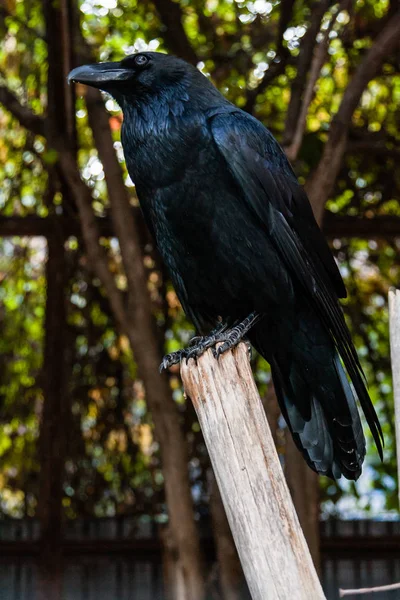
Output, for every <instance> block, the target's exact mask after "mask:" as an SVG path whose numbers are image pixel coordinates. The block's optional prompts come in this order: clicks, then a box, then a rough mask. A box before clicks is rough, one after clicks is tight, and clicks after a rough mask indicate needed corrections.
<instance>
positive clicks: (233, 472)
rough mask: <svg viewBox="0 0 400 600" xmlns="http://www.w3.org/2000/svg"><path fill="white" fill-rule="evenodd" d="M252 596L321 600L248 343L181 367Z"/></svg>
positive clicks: (256, 598)
mask: <svg viewBox="0 0 400 600" xmlns="http://www.w3.org/2000/svg"><path fill="white" fill-rule="evenodd" d="M181 375H182V381H183V384H184V387H185V391H186V394H187V395H188V396H189V397H190V398H191V399H192V402H193V405H194V408H195V410H196V413H197V416H198V419H199V423H200V427H201V429H202V432H203V435H204V440H205V443H206V445H207V448H208V452H209V455H210V459H211V462H212V465H213V469H214V473H215V476H216V479H217V483H218V487H219V489H220V492H221V497H222V500H223V503H224V506H225V510H226V514H227V517H228V521H229V524H230V527H231V530H232V534H233V537H234V540H235V544H236V547H237V549H238V553H239V557H240V560H241V563H242V567H243V571H244V574H245V577H246V580H247V583H248V586H249V589H250V593H251V595H252V598H253V600H310V598H312V599H313V600H322V599H323V598H325V596H324V594H323V591H322V588H321V585H320V582H319V580H318V576H317V574H316V571H315V569H314V566H313V563H312V559H311V556H310V552H309V550H308V547H307V543H306V541H305V538H304V535H303V532H302V530H301V527H300V524H299V521H298V518H297V515H296V512H295V509H294V507H293V503H292V500H291V497H290V494H289V490H288V488H287V485H286V481H285V478H284V475H283V472H282V468H281V465H280V462H279V458H278V455H277V453H276V449H275V445H274V441H273V438H272V435H271V432H270V429H269V426H268V422H267V419H266V417H265V412H264V409H263V406H262V403H261V399H260V396H259V394H258V391H257V387H256V385H255V382H254V379H253V375H252V372H251V367H250V363H249V358H248V351H247V347H246V345H245V344H243V343H242V344H240V345H239V346H238V347H237V348H235V349H234V350H233V351H228V352H226V353H225V354H223V355H222V356H221V357H220V358H219V360H216V359H215V358H214V356H213V354H212V352H211V350H208V351H207V352H206V353H204V354H203V355H202V356H201V357H200V358H199V359H198V361H197V364H196V363H195V362H194V361H189V364H186V362H185V361H184V362H183V363H182V366H181Z"/></svg>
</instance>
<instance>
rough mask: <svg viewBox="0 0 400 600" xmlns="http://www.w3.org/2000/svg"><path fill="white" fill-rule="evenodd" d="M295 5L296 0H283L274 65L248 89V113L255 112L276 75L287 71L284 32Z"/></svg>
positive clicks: (288, 55) (287, 55) (245, 107)
mask: <svg viewBox="0 0 400 600" xmlns="http://www.w3.org/2000/svg"><path fill="white" fill-rule="evenodd" d="M293 5H294V0H283V1H282V2H281V7H280V15H279V27H278V35H277V42H276V57H275V62H273V63H272V65H271V66H270V68H269V69H268V71H267V72H266V73H265V75H264V77H263V79H262V80H261V81H260V83H259V84H258V86H257V87H256V88H255V89H254V90H249V91H248V93H247V99H246V104H245V105H244V110H245V111H246V112H248V113H252V112H253V110H254V105H255V103H256V100H257V96H258V95H259V94H262V92H263V91H264V90H266V89H267V87H268V86H269V84H270V83H271V81H273V80H274V79H275V77H278V76H279V75H281V74H282V73H283V72H284V71H285V68H286V64H287V60H288V58H289V57H290V53H289V51H288V49H287V48H286V47H285V46H284V45H283V34H284V33H285V31H286V29H287V26H288V25H289V23H290V21H291V18H292V14H293ZM276 59H278V60H276Z"/></svg>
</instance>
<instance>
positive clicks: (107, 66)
mask: <svg viewBox="0 0 400 600" xmlns="http://www.w3.org/2000/svg"><path fill="white" fill-rule="evenodd" d="M131 76H132V71H130V70H129V69H125V68H124V67H122V66H121V63H119V62H105V63H96V64H94V65H83V66H82V67H77V68H76V69H73V70H72V71H71V72H70V74H69V75H68V83H71V81H74V82H78V83H84V84H85V85H90V86H91V87H95V88H100V89H105V88H107V87H109V85H110V83H113V82H114V81H125V80H126V79H129V78H130V77H131Z"/></svg>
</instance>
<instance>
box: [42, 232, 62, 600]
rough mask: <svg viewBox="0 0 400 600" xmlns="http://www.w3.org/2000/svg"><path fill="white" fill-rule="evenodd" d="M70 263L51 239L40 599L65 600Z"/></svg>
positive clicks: (58, 243)
mask: <svg viewBox="0 0 400 600" xmlns="http://www.w3.org/2000/svg"><path fill="white" fill-rule="evenodd" d="M64 273H65V262H64V243H63V237H62V236H57V232H54V235H53V236H51V237H50V238H49V239H48V258H47V265H46V279H47V300H46V322H45V349H44V362H43V382H44V383H43V393H44V401H43V410H42V416H41V423H40V440H39V461H40V494H39V499H40V505H39V518H40V529H41V546H40V563H39V578H38V589H37V598H38V600H49V598H51V600H61V599H62V576H63V566H62V532H63V526H62V523H63V511H62V495H63V480H64V465H65V458H66V448H67V436H68V417H69V403H68V395H67V389H66V373H65V360H64V357H65V348H64V343H65V326H66V321H65V279H64Z"/></svg>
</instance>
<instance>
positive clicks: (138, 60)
mask: <svg viewBox="0 0 400 600" xmlns="http://www.w3.org/2000/svg"><path fill="white" fill-rule="evenodd" d="M148 62H149V59H148V58H147V56H145V55H144V54H138V55H137V56H135V65H137V66H138V67H144V65H147V63H148Z"/></svg>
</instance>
